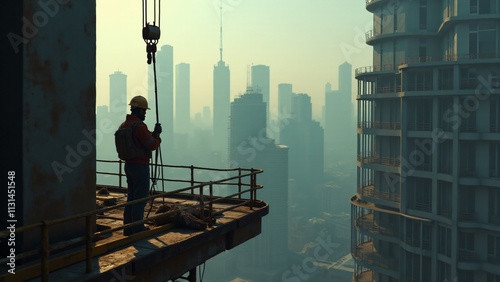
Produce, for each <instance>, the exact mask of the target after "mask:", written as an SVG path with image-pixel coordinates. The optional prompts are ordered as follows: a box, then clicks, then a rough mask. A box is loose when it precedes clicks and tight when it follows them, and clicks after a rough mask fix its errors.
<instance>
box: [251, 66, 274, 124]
mask: <svg viewBox="0 0 500 282" xmlns="http://www.w3.org/2000/svg"><path fill="white" fill-rule="evenodd" d="M251 87H252V88H253V89H254V91H257V92H259V93H262V97H263V99H264V103H266V111H267V116H266V118H267V120H269V114H270V112H269V101H270V99H269V98H270V97H269V95H270V94H269V93H270V73H269V66H266V65H255V66H252V73H251Z"/></svg>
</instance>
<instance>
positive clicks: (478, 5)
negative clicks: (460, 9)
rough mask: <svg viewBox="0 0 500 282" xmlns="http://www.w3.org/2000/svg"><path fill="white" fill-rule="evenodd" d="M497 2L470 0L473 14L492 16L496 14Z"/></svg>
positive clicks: (491, 0)
mask: <svg viewBox="0 0 500 282" xmlns="http://www.w3.org/2000/svg"><path fill="white" fill-rule="evenodd" d="M495 10H496V3H495V0H470V13H471V14H491V13H495Z"/></svg>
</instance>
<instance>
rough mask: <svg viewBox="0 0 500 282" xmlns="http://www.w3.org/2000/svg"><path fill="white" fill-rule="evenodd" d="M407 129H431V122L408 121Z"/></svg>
mask: <svg viewBox="0 0 500 282" xmlns="http://www.w3.org/2000/svg"><path fill="white" fill-rule="evenodd" d="M408 130H413V131H431V130H432V124H431V123H430V122H410V123H408Z"/></svg>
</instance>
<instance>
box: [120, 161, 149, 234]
mask: <svg viewBox="0 0 500 282" xmlns="http://www.w3.org/2000/svg"><path fill="white" fill-rule="evenodd" d="M125 174H126V175H127V188H128V194H127V202H130V201H133V200H137V199H141V198H145V197H147V196H149V164H138V163H125ZM145 206H146V201H144V202H140V203H137V204H133V205H128V206H126V207H125V209H124V211H123V224H127V223H131V222H134V221H138V220H142V219H143V218H144V207H145ZM144 229H145V227H144V225H138V226H134V227H131V228H127V229H125V230H124V231H123V233H124V234H125V235H130V234H133V233H136V232H139V231H142V230H144Z"/></svg>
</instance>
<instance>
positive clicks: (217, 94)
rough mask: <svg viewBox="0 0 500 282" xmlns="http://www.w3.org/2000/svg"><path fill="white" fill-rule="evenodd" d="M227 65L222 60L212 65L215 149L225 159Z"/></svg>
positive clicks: (227, 115)
mask: <svg viewBox="0 0 500 282" xmlns="http://www.w3.org/2000/svg"><path fill="white" fill-rule="evenodd" d="M230 77H231V73H230V71H229V66H228V65H226V63H225V62H224V61H222V60H220V61H219V62H218V64H217V65H216V66H214V90H213V92H214V94H213V95H214V98H213V109H214V110H213V117H214V121H213V128H214V141H215V144H216V150H217V151H219V152H220V153H222V154H223V155H224V156H225V157H223V158H224V159H225V160H227V154H226V152H227V150H228V136H229V134H228V132H229V131H228V128H229V108H230V104H231V100H230Z"/></svg>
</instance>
